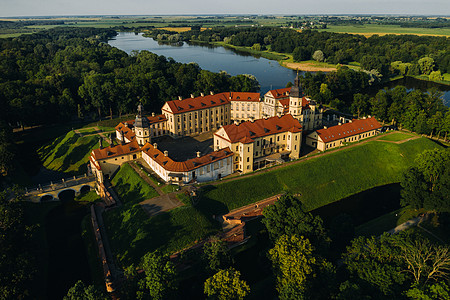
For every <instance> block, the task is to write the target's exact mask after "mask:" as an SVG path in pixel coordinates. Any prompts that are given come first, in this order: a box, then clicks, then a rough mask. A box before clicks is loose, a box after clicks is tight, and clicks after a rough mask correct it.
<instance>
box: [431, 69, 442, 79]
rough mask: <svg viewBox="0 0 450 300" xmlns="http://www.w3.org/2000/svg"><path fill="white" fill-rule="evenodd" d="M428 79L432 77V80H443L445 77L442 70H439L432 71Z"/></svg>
mask: <svg viewBox="0 0 450 300" xmlns="http://www.w3.org/2000/svg"><path fill="white" fill-rule="evenodd" d="M428 79H430V80H431V81H441V80H443V79H444V77H443V76H442V74H441V71H439V70H437V71H432V72H431V73H430V75H429V76H428Z"/></svg>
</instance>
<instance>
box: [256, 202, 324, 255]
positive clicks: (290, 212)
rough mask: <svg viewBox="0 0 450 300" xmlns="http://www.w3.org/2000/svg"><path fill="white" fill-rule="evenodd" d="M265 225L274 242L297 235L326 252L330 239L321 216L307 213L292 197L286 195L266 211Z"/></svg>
mask: <svg viewBox="0 0 450 300" xmlns="http://www.w3.org/2000/svg"><path fill="white" fill-rule="evenodd" d="M263 215H264V218H263V220H262V222H263V224H264V225H265V226H266V228H267V231H268V232H269V236H270V238H271V239H272V241H276V240H278V238H280V237H281V236H283V235H288V236H291V235H297V236H304V237H306V238H308V239H309V240H310V241H311V243H312V244H313V245H315V246H316V247H317V248H319V249H320V250H325V249H326V248H327V247H328V244H329V243H330V239H329V237H328V236H327V234H326V230H325V228H324V227H323V221H322V219H321V218H320V217H319V216H313V215H312V214H311V213H309V212H305V211H304V210H303V208H302V203H301V201H300V200H298V199H297V198H295V197H294V196H292V195H285V196H282V197H281V198H280V199H278V201H277V202H275V204H273V205H270V206H268V207H266V208H265V209H264V212H263Z"/></svg>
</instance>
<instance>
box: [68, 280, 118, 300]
mask: <svg viewBox="0 0 450 300" xmlns="http://www.w3.org/2000/svg"><path fill="white" fill-rule="evenodd" d="M79 299H84V300H107V299H109V298H108V297H107V296H105V295H104V294H103V293H101V292H100V291H98V290H96V289H95V287H94V286H93V285H89V286H86V285H85V284H84V283H83V281H81V280H78V282H77V283H75V285H74V286H73V287H71V288H70V289H69V291H68V292H67V295H66V296H64V300H79Z"/></svg>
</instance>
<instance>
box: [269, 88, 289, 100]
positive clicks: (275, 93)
mask: <svg viewBox="0 0 450 300" xmlns="http://www.w3.org/2000/svg"><path fill="white" fill-rule="evenodd" d="M290 91H291V88H290V87H289V88H284V89H276V90H270V91H268V92H267V93H266V95H267V96H269V97H272V98H275V99H282V98H287V97H289V93H290Z"/></svg>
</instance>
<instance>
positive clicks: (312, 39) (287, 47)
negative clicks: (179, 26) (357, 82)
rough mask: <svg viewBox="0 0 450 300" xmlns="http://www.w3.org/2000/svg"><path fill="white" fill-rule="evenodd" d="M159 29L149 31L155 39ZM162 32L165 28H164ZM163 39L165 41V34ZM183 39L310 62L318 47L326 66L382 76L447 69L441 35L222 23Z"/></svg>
mask: <svg viewBox="0 0 450 300" xmlns="http://www.w3.org/2000/svg"><path fill="white" fill-rule="evenodd" d="M158 34H161V31H158V30H156V31H153V33H151V35H152V36H153V37H155V38H156V37H157V36H158ZM166 34H167V32H166ZM176 34H177V33H172V34H168V35H167V38H168V39H170V36H171V35H176ZM178 38H179V39H181V40H184V41H190V40H196V41H203V42H222V41H223V42H226V43H229V44H231V45H234V46H245V47H256V48H260V49H261V50H265V49H270V50H271V51H275V52H280V53H288V54H292V55H293V57H294V60H296V61H302V60H310V59H313V58H314V57H313V55H314V53H315V52H316V51H321V52H322V53H323V57H322V58H321V59H320V60H322V61H326V62H328V63H332V64H343V63H348V62H352V61H356V62H359V63H360V64H361V67H362V68H363V69H365V70H368V71H370V70H373V69H376V70H377V71H378V72H379V73H381V74H382V75H388V74H394V73H398V70H395V69H393V68H391V64H392V63H394V62H397V64H408V65H406V70H404V71H403V73H404V74H409V75H419V74H427V75H428V74H430V73H431V71H434V70H439V71H440V72H441V73H449V72H450V51H449V50H450V40H449V39H448V38H447V37H435V36H417V35H385V36H378V35H374V36H371V37H368V38H367V37H364V36H362V35H352V34H342V33H333V32H319V31H315V30H303V31H302V32H297V31H296V30H287V29H282V28H276V27H254V28H248V27H247V28H245V27H244V28H242V27H226V28H214V29H209V30H205V31H201V32H200V30H197V28H195V30H191V31H188V32H184V33H183V34H182V35H179V34H178ZM424 57H426V58H427V59H428V60H430V59H431V61H430V62H429V63H430V64H431V66H430V67H428V66H424V63H425V62H422V63H421V62H420V59H423V58H424Z"/></svg>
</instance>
